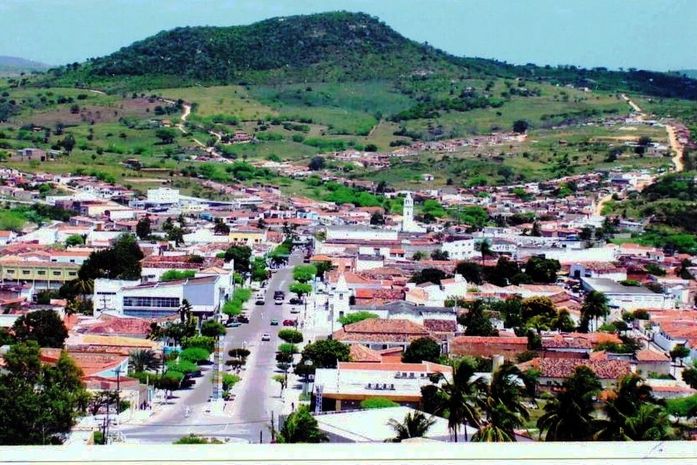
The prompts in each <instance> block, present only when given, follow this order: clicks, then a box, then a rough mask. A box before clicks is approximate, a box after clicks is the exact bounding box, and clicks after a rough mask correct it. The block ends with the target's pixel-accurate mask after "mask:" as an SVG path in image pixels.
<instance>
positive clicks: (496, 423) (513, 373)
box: [472, 363, 530, 442]
mask: <svg viewBox="0 0 697 465" xmlns="http://www.w3.org/2000/svg"><path fill="white" fill-rule="evenodd" d="M524 390H525V389H524V385H523V373H522V372H521V371H520V370H519V369H518V368H517V367H516V366H514V365H513V364H511V363H505V364H503V365H501V367H499V368H498V369H497V370H496V372H495V373H494V376H493V377H492V379H491V383H490V384H489V387H488V390H487V396H486V401H485V402H484V412H485V414H486V425H485V426H483V427H482V428H480V429H479V431H477V433H476V434H475V435H474V436H473V437H472V440H473V441H480V442H482V441H485V442H512V441H515V432H514V430H515V429H516V428H520V427H521V426H523V424H524V420H527V419H529V418H530V414H529V413H528V409H527V407H525V405H524V403H523V393H524Z"/></svg>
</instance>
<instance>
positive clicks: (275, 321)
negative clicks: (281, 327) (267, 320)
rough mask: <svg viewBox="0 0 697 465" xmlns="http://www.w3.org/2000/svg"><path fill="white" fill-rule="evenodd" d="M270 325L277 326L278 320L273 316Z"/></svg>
mask: <svg viewBox="0 0 697 465" xmlns="http://www.w3.org/2000/svg"><path fill="white" fill-rule="evenodd" d="M271 326H278V320H277V319H275V318H274V319H273V320H271Z"/></svg>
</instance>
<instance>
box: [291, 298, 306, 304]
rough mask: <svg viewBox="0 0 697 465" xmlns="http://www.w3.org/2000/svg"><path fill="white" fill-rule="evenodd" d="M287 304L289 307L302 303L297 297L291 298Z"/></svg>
mask: <svg viewBox="0 0 697 465" xmlns="http://www.w3.org/2000/svg"><path fill="white" fill-rule="evenodd" d="M288 303H289V304H291V305H300V304H301V303H303V301H302V300H300V299H298V298H297V297H291V299H290V300H289V301H288Z"/></svg>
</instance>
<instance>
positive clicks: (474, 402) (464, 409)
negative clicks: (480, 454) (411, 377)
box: [434, 360, 486, 442]
mask: <svg viewBox="0 0 697 465" xmlns="http://www.w3.org/2000/svg"><path fill="white" fill-rule="evenodd" d="M474 374H475V371H474V367H473V366H472V365H471V364H470V363H468V362H466V361H463V360H461V361H459V362H456V363H455V364H454V365H453V367H452V381H451V380H448V378H446V377H445V375H444V374H443V373H439V374H438V375H437V376H436V377H435V380H434V381H435V382H436V383H438V384H439V387H438V389H439V391H440V392H439V397H440V399H441V402H440V405H439V406H438V408H437V409H436V412H438V413H443V414H444V415H447V417H448V429H450V432H451V434H452V436H453V439H454V441H455V442H457V439H458V432H459V430H460V426H461V425H463V426H465V441H466V440H467V439H468V438H467V425H472V426H476V427H478V426H479V423H480V410H481V408H482V393H483V392H484V391H485V389H486V383H485V382H484V380H482V379H481V378H477V379H474V380H473V378H474Z"/></svg>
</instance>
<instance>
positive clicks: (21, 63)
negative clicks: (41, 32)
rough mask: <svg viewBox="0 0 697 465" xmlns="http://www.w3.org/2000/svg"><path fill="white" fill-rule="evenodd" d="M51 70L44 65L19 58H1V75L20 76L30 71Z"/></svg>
mask: <svg viewBox="0 0 697 465" xmlns="http://www.w3.org/2000/svg"><path fill="white" fill-rule="evenodd" d="M48 68H49V66H48V65H46V64H44V63H39V62H37V61H31V60H25V59H24V58H19V57H8V56H0V74H4V75H8V74H19V73H23V72H30V71H46V70H47V69H48Z"/></svg>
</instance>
